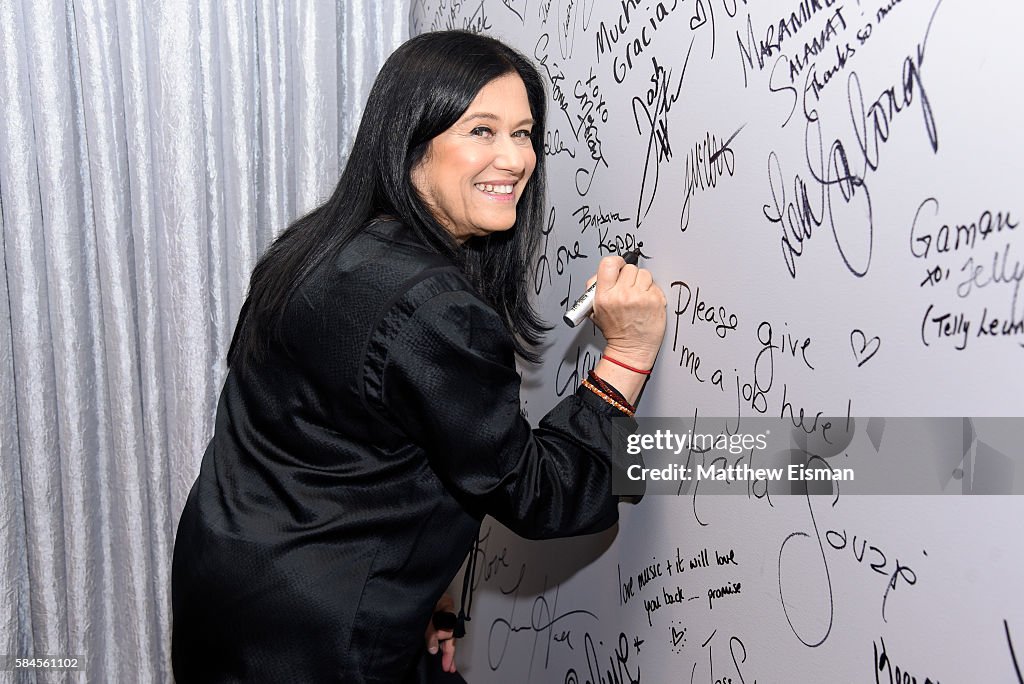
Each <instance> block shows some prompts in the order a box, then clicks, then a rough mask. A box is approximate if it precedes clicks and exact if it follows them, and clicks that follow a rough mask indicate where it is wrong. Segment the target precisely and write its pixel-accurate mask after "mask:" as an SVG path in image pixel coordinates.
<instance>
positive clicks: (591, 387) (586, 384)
mask: <svg viewBox="0 0 1024 684" xmlns="http://www.w3.org/2000/svg"><path fill="white" fill-rule="evenodd" d="M583 386H584V387H586V388H587V389H589V390H590V391H591V392H593V393H594V394H596V395H597V396H599V397H601V398H602V399H604V400H605V402H607V403H609V404H611V405H612V406H614V407H615V408H617V409H619V410H620V411H622V412H623V413H624V414H626V415H627V416H629V417H630V418H632V417H633V414H634V413H635V412H634V411H630V410H629V409H628V408H626V407H625V406H623V405H622V404H620V403H619V402H617V401H615V400H614V399H612V398H611V397H609V396H608V395H607V394H605V393H604V392H602V391H601V390H599V389H598V388H597V387H596V386H595V385H594V384H593V383H592V382H590V381H589V380H586V379H584V380H583Z"/></svg>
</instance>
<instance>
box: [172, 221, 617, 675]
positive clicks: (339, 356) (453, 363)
mask: <svg viewBox="0 0 1024 684" xmlns="http://www.w3.org/2000/svg"><path fill="white" fill-rule="evenodd" d="M284 330H285V334H284V338H285V343H284V346H283V347H282V348H280V349H276V350H273V351H272V353H271V355H270V357H269V359H268V360H267V361H266V362H265V363H264V364H262V365H259V366H258V367H252V364H250V365H249V366H248V367H246V368H244V369H243V370H242V371H236V370H231V371H230V372H229V373H228V376H227V379H226V381H225V384H224V390H223V393H222V394H221V397H220V403H219V406H218V410H217V420H216V430H215V434H214V437H213V439H212V441H211V442H210V445H209V447H208V449H207V451H206V454H205V455H204V457H203V462H202V467H201V471H200V474H199V477H198V479H197V480H196V482H195V485H194V486H193V488H192V491H191V492H190V494H189V497H188V502H187V504H186V506H185V510H184V512H183V514H182V517H181V522H180V524H179V528H178V535H177V538H176V541H175V548H174V564H173V581H172V585H173V586H172V596H173V611H174V624H173V649H172V650H173V664H174V671H175V675H176V677H177V680H178V682H179V684H185V683H186V682H192V681H238V682H329V681H342V682H353V683H359V682H402V681H410V680H414V679H415V674H414V670H415V666H416V664H417V661H418V660H419V659H420V657H421V655H422V654H423V653H424V652H425V646H424V641H423V634H424V630H425V628H426V625H427V622H428V620H429V619H430V616H431V614H432V611H433V608H434V605H435V604H436V602H437V600H438V598H439V597H440V596H441V594H442V593H443V591H444V590H445V588H446V587H447V586H448V584H449V583H450V582H451V580H452V578H453V577H454V576H455V573H456V572H457V571H458V568H459V566H460V565H461V563H462V561H463V560H464V559H465V557H466V554H467V553H468V552H469V550H470V548H471V546H472V544H473V541H474V539H475V536H476V534H477V532H478V530H479V526H480V521H481V519H482V517H483V516H484V515H485V514H489V515H491V516H493V517H495V518H496V519H497V520H499V521H500V522H502V523H503V524H504V525H506V526H507V527H509V528H510V529H512V530H513V531H515V532H517V533H518V534H520V535H522V536H524V537H529V538H546V537H558V536H569V535H577V534H585V533H590V532H597V531H600V530H603V529H606V528H608V527H610V526H611V525H613V524H614V523H615V521H616V520H617V517H618V515H617V511H616V503H615V499H614V498H613V497H612V495H611V464H610V457H611V450H612V445H613V441H614V440H616V439H619V440H622V439H624V433H623V430H628V429H629V428H631V427H634V428H635V424H634V423H632V421H631V420H630V421H627V422H626V424H625V425H623V423H622V422H621V421H612V420H611V418H613V417H620V418H621V414H620V413H619V412H618V411H617V410H616V409H614V408H613V407H611V406H608V405H607V404H605V403H603V402H602V401H601V400H600V399H599V398H597V397H596V396H594V395H593V394H592V393H591V392H589V391H588V390H586V389H580V390H578V391H577V392H576V393H575V394H573V395H570V396H567V397H566V398H564V399H563V400H562V401H561V403H559V404H558V405H557V406H556V407H555V408H554V409H553V410H552V411H551V412H550V413H549V414H548V415H547V416H545V417H544V418H543V420H542V421H541V423H540V426H539V427H538V428H537V429H535V430H531V429H530V426H529V424H528V423H527V422H526V420H524V419H523V417H522V416H521V414H520V407H519V389H520V387H519V385H520V378H519V375H518V373H517V372H516V367H515V364H514V359H513V345H512V340H511V337H510V335H509V332H508V330H507V329H506V327H505V326H504V324H503V323H502V320H501V319H500V317H499V316H498V315H497V313H496V312H495V311H494V310H493V309H492V308H491V307H490V306H489V305H487V304H486V303H485V302H483V301H482V300H481V299H480V298H479V297H478V296H477V295H475V294H474V290H473V288H472V287H471V286H470V285H469V283H468V282H467V281H466V279H465V278H464V277H463V276H462V275H461V273H460V272H459V271H458V269H457V268H455V267H454V266H453V265H452V264H451V263H449V262H448V261H447V260H446V259H445V258H443V257H441V256H438V255H437V254H435V253H433V252H432V251H430V250H429V249H427V248H426V247H424V246H423V245H422V244H421V243H420V242H419V241H418V239H417V238H416V236H415V235H414V233H413V232H412V231H410V230H408V229H407V228H405V227H404V226H402V225H401V224H398V223H375V224H371V225H370V226H368V227H367V228H366V229H365V230H364V232H363V233H361V234H360V235H359V236H358V237H356V238H355V239H354V241H353V242H352V243H350V244H349V245H348V246H347V247H346V248H345V249H344V250H343V252H342V254H341V255H340V256H339V257H338V258H337V259H336V260H334V261H333V262H332V263H325V265H324V266H323V267H322V268H320V269H318V271H317V272H316V273H314V274H313V275H312V276H311V277H310V278H309V279H307V281H306V282H305V283H304V284H303V285H302V287H301V288H300V290H299V291H298V292H297V293H296V296H294V297H293V298H292V300H291V303H290V305H289V307H288V310H287V313H286V325H285V328H284Z"/></svg>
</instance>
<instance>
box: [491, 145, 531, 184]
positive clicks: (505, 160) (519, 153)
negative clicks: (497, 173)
mask: <svg viewBox="0 0 1024 684" xmlns="http://www.w3.org/2000/svg"><path fill="white" fill-rule="evenodd" d="M532 152H533V148H532V147H531V146H530V144H529V142H528V141H527V142H526V143H522V142H520V141H518V140H516V139H514V138H512V137H511V136H500V139H499V141H498V149H497V155H496V156H495V159H494V165H495V166H496V167H497V168H499V169H503V170H506V171H510V172H512V173H515V174H516V175H521V174H522V173H523V172H524V171H525V170H526V163H527V162H526V158H527V155H528V154H530V153H532Z"/></svg>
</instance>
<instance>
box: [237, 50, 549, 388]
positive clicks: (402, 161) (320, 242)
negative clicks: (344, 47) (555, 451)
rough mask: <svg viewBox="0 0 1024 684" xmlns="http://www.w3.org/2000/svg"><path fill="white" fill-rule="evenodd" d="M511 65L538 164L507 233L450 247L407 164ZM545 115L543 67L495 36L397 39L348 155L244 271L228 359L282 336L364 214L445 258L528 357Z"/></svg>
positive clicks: (257, 356) (245, 357) (256, 355)
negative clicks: (288, 316)
mask: <svg viewBox="0 0 1024 684" xmlns="http://www.w3.org/2000/svg"><path fill="white" fill-rule="evenodd" d="M510 73H516V74H518V75H519V77H520V78H522V80H523V84H524V85H525V86H526V96H527V99H528V100H529V103H530V112H531V114H532V116H533V120H534V125H533V128H532V134H531V142H532V144H533V150H534V153H535V154H536V157H537V164H536V167H535V169H534V172H533V176H531V178H530V180H529V182H528V183H527V184H526V187H525V188H524V190H523V194H522V196H521V197H520V198H519V203H518V204H517V208H516V222H515V225H514V226H513V227H512V229H511V230H508V231H502V232H499V233H493V234H490V235H487V236H483V237H473V238H470V239H469V240H467V241H466V242H465V243H464V244H463V245H459V244H458V243H457V242H456V240H455V238H454V237H453V236H452V235H451V234H450V233H449V232H448V231H447V230H446V229H445V228H444V227H443V226H442V225H441V224H440V223H439V222H438V220H437V219H436V218H435V217H434V216H433V214H431V212H430V210H429V209H428V208H427V206H426V204H425V203H424V201H423V199H422V198H421V197H420V195H419V193H418V192H417V191H416V189H415V188H414V187H413V184H412V179H411V172H412V169H413V168H414V167H415V166H416V165H417V164H418V163H419V162H420V161H421V160H422V159H423V157H424V155H425V154H426V153H427V150H428V147H429V145H430V141H431V139H433V138H434V137H436V136H437V135H439V134H441V133H442V132H444V131H445V130H447V129H448V128H449V127H451V126H452V125H453V124H454V123H455V122H456V121H458V120H459V118H460V117H461V116H462V115H463V114H464V113H465V111H466V110H467V109H468V107H469V105H470V104H471V103H472V102H473V100H474V99H475V98H476V96H477V94H478V93H479V92H480V90H481V89H482V88H483V87H484V86H485V85H487V84H488V83H490V82H491V81H493V80H494V79H496V78H498V77H500V76H504V75H506V74H510ZM544 116H545V93H544V84H543V81H542V80H541V77H540V74H539V73H538V72H537V69H536V68H535V67H534V66H533V64H531V63H530V61H529V60H528V59H527V58H526V57H524V56H523V55H521V54H520V53H519V52H517V51H516V50H514V49H512V48H510V47H509V46H507V45H505V44H503V43H501V42H500V41H497V40H495V39H493V38H489V37H487V36H480V35H475V34H473V33H470V32H468V31H438V32H434V33H425V34H423V35H420V36H417V37H415V38H412V39H411V40H409V41H407V42H406V43H404V44H403V45H402V46H401V47H399V48H398V49H397V50H396V51H395V52H394V53H393V54H392V55H391V56H390V57H389V58H388V59H387V61H386V62H385V63H384V66H383V67H382V68H381V70H380V73H379V74H378V75H377V79H376V81H374V84H373V88H372V89H371V90H370V96H369V99H368V100H367V103H366V108H365V110H364V112H363V119H362V121H361V122H360V125H359V131H358V132H357V134H356V139H355V142H354V143H353V145H352V151H351V154H350V156H349V159H348V163H347V164H346V165H345V170H344V172H343V173H342V175H341V179H340V180H339V181H338V185H337V187H335V189H334V192H333V193H332V194H331V196H330V198H329V199H328V200H327V202H325V203H324V204H323V205H321V206H319V207H317V208H316V209H314V210H313V211H311V212H310V213H308V214H306V215H305V216H303V217H302V218H300V219H298V220H297V221H295V222H294V223H293V224H292V225H291V226H289V227H288V229H287V230H285V231H284V232H283V233H282V234H281V235H280V236H279V237H278V238H277V239H276V240H275V241H274V242H273V244H271V246H270V247H269V248H268V249H267V251H266V252H265V253H264V254H263V256H262V257H261V258H260V260H259V262H258V263H257V264H256V268H255V269H253V273H252V278H251V280H250V281H249V294H248V296H247V297H246V300H245V303H244V304H243V305H242V310H241V312H240V313H239V317H238V325H237V326H236V327H235V334H234V337H233V338H232V340H231V347H230V348H229V350H228V365H229V366H230V367H233V368H234V367H238V366H239V365H242V364H245V363H247V362H250V361H259V360H261V359H262V358H263V357H264V356H265V354H266V352H267V350H268V349H269V347H270V344H271V343H272V342H273V341H274V340H275V339H278V340H279V339H280V333H281V320H282V317H283V314H284V311H285V307H286V306H287V305H288V302H289V299H290V297H291V294H292V293H293V292H294V291H295V289H296V288H297V287H298V285H299V284H300V283H301V282H302V281H303V279H304V278H306V277H307V276H308V275H309V274H310V273H312V272H313V270H314V269H316V268H317V266H318V265H320V264H321V263H323V261H324V260H325V259H331V258H333V257H334V256H335V255H336V254H337V253H338V252H339V250H341V249H342V248H343V247H344V245H345V243H346V242H348V241H349V240H350V239H351V238H352V237H353V236H354V235H356V234H357V233H358V232H359V231H360V230H361V229H362V228H364V227H365V226H366V225H367V224H368V223H369V222H370V221H371V220H372V219H374V218H377V217H384V216H389V217H392V218H395V219H397V220H399V221H402V222H403V223H405V224H406V225H407V226H409V227H410V228H411V229H412V230H414V231H415V232H416V233H417V234H418V235H419V237H420V238H421V240H422V241H423V242H424V243H425V244H427V245H428V246H430V247H431V248H432V249H435V250H436V251H437V252H438V253H441V254H445V255H448V256H449V257H451V258H452V259H453V261H454V262H455V263H456V264H458V265H459V267H460V268H461V270H462V271H463V273H464V274H465V275H466V277H467V278H468V279H469V281H470V282H471V283H472V284H473V286H474V287H475V288H476V289H477V292H478V293H479V294H480V296H482V297H483V298H484V299H485V300H486V301H487V302H488V303H490V304H491V305H492V306H493V307H494V308H495V309H496V310H497V311H498V313H499V314H500V315H501V316H502V318H503V319H504V320H505V323H506V325H507V326H508V327H509V330H510V332H511V333H512V335H513V339H514V340H515V348H516V353H517V354H519V355H520V356H521V357H522V358H524V359H526V360H528V361H534V362H535V361H537V360H538V355H537V353H536V351H535V349H534V348H535V347H536V346H537V345H538V344H539V343H540V341H541V339H542V337H543V334H544V332H545V331H547V330H548V329H549V328H548V327H547V326H545V325H544V323H543V322H542V321H541V319H540V318H539V317H538V315H537V313H536V311H535V310H534V309H533V306H532V304H531V303H530V299H529V288H528V280H529V279H528V277H527V273H528V269H529V264H530V259H531V257H532V256H533V255H534V253H535V252H536V249H537V247H538V245H539V241H540V237H541V230H542V223H543V220H544V186H545V182H544V149H543V140H544Z"/></svg>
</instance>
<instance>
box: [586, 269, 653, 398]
mask: <svg viewBox="0 0 1024 684" xmlns="http://www.w3.org/2000/svg"><path fill="white" fill-rule="evenodd" d="M595 280H596V281H597V290H596V291H595V293H594V295H595V296H594V311H593V312H592V313H591V318H592V319H593V321H594V323H595V324H597V327H598V328H600V329H601V332H602V333H603V334H604V338H605V340H606V341H607V346H606V347H605V355H606V356H609V357H611V358H613V359H615V360H616V361H619V362H621V363H624V364H626V365H629V366H632V367H633V368H638V369H642V370H648V369H650V368H651V366H653V365H654V360H655V359H656V358H657V357H658V350H660V349H661V343H662V340H663V339H664V337H665V323H666V317H667V312H666V309H667V306H668V302H667V300H666V299H665V293H664V292H662V291H661V288H660V287H658V285H657V284H655V282H654V277H653V276H652V275H651V272H650V271H648V270H647V269H645V268H638V267H636V266H633V265H631V264H627V263H626V261H625V260H624V259H623V258H622V257H620V256H607V257H604V258H603V259H601V263H600V264H598V267H597V275H596V276H594V277H592V278H590V280H588V281H587V287H590V285H592V284H593V283H594V281H595ZM595 372H597V374H598V376H600V377H601V378H603V379H604V380H606V381H608V382H609V383H611V384H612V385H613V386H614V387H615V388H616V389H618V390H619V391H620V392H621V393H622V394H623V395H624V396H625V397H626V398H627V400H629V401H630V402H631V403H632V402H633V401H635V399H636V396H637V395H638V394H639V392H640V388H642V387H643V381H644V380H645V379H646V376H643V375H640V374H637V373H633V372H631V371H628V370H625V369H624V368H622V367H621V366H619V365H615V364H610V363H608V362H607V361H601V362H600V363H599V366H598V368H596V369H595Z"/></svg>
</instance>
